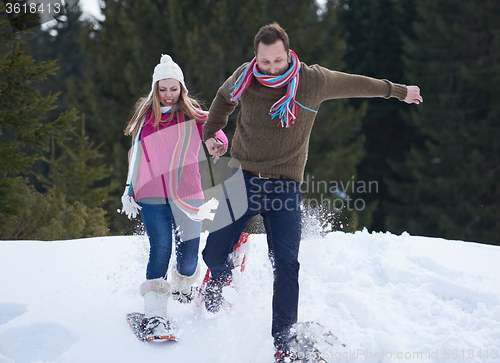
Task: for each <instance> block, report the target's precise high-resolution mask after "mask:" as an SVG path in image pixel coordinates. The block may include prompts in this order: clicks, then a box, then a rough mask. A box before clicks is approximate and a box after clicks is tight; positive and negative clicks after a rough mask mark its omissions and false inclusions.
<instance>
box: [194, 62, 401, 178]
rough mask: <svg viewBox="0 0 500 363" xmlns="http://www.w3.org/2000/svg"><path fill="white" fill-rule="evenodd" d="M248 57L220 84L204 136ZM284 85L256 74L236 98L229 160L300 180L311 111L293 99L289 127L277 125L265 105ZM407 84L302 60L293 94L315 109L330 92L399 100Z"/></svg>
mask: <svg viewBox="0 0 500 363" xmlns="http://www.w3.org/2000/svg"><path fill="white" fill-rule="evenodd" d="M247 65H248V63H245V64H243V65H242V66H240V67H239V68H238V69H237V70H236V71H235V72H234V73H233V75H232V76H231V77H229V78H228V79H227V80H226V82H224V84H223V85H222V86H221V87H220V88H219V91H218V92H217V96H216V97H215V99H214V101H213V102H212V105H211V106H210V111H209V114H208V119H207V122H206V123H205V125H204V126H203V140H207V139H209V138H211V137H213V136H214V135H215V133H216V132H217V131H218V130H220V129H222V128H224V127H225V126H226V124H227V120H228V116H229V115H230V114H231V113H233V111H234V109H235V107H236V106H237V105H238V103H237V102H231V101H230V98H231V96H230V93H231V92H232V90H230V88H231V87H233V86H234V85H235V83H236V80H237V79H238V77H239V76H240V74H241V73H242V72H243V71H244V69H245V67H246V66H247ZM285 92H286V87H282V88H270V87H266V86H263V85H261V84H260V83H259V82H258V81H257V80H256V79H255V78H254V79H253V80H252V83H251V84H250V86H249V87H248V89H247V90H246V91H245V93H244V94H243V95H242V97H241V99H240V101H239V102H240V104H241V110H240V113H239V114H238V117H237V121H236V131H235V134H234V137H233V140H232V146H231V156H232V160H231V161H230V162H229V165H230V166H233V167H239V165H240V164H241V167H242V169H243V170H249V171H253V172H257V173H258V172H262V173H272V174H281V175H284V176H286V177H288V178H291V179H293V180H296V181H298V182H302V181H303V175H304V169H305V166H306V161H307V151H308V148H309V136H310V134H311V129H312V126H313V123H314V119H315V117H316V113H314V112H312V111H309V110H306V109H304V108H302V107H300V106H299V105H297V118H296V119H295V123H294V124H293V125H292V126H291V127H290V128H284V127H281V126H279V127H277V125H278V123H279V120H278V119H277V118H274V119H273V120H271V116H270V115H269V109H270V108H271V106H272V105H273V104H274V103H275V102H276V101H278V100H279V99H280V98H281V97H283V96H284V95H285ZM406 92H407V90H406V86H405V85H401V84H395V83H391V82H389V81H388V80H378V79H374V78H370V77H365V76H360V75H352V74H347V73H342V72H336V71H331V70H329V69H326V68H324V67H321V66H318V65H312V66H308V65H306V64H304V63H301V68H300V73H299V86H298V89H297V95H296V97H295V100H296V101H297V102H298V103H300V104H301V105H303V106H304V107H307V108H310V109H313V110H316V111H317V110H318V109H319V106H320V105H321V102H323V101H325V100H330V99H335V98H354V97H384V98H390V97H396V98H398V99H399V100H401V101H402V100H404V99H405V97H406Z"/></svg>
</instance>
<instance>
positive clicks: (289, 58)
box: [287, 49, 292, 63]
mask: <svg viewBox="0 0 500 363" xmlns="http://www.w3.org/2000/svg"><path fill="white" fill-rule="evenodd" d="M287 58H288V63H292V53H291V52H290V49H288V55H287Z"/></svg>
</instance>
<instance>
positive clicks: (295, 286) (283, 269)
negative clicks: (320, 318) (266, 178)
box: [263, 179, 302, 349]
mask: <svg viewBox="0 0 500 363" xmlns="http://www.w3.org/2000/svg"><path fill="white" fill-rule="evenodd" d="M280 183H282V184H281V187H280ZM283 183H285V184H283ZM274 184H275V188H274V190H275V192H274V193H269V194H268V197H269V203H268V205H266V207H267V208H266V212H265V213H263V220H264V226H265V228H266V232H267V241H268V246H269V257H270V259H271V262H272V264H273V268H274V286H273V324H272V335H273V337H274V340H275V345H276V347H277V348H278V349H282V348H285V349H287V348H288V346H287V344H288V341H289V339H290V338H291V337H290V329H291V328H292V326H293V325H294V324H295V323H296V322H297V315H298V301H299V267H300V264H299V262H298V254H299V246H300V238H301V232H302V218H301V211H300V189H299V184H298V183H297V184H296V185H294V184H293V182H290V181H286V180H282V179H280V180H277V181H275V182H274ZM286 184H289V186H288V187H283V185H286Z"/></svg>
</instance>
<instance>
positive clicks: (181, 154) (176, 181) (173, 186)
mask: <svg viewBox="0 0 500 363" xmlns="http://www.w3.org/2000/svg"><path fill="white" fill-rule="evenodd" d="M194 125H195V122H194V121H190V122H185V118H184V114H182V113H179V120H178V122H177V131H178V132H179V137H178V139H177V143H176V144H175V147H174V153H173V154H172V160H171V162H170V178H169V181H168V191H169V194H170V197H171V198H172V200H173V201H174V203H175V204H176V205H177V206H178V207H179V209H180V210H182V211H183V212H184V213H185V214H186V215H187V216H188V217H189V218H191V219H193V220H195V221H202V220H203V219H210V220H213V217H214V213H212V212H211V210H212V209H217V205H218V202H217V200H215V199H214V198H212V199H211V200H210V201H208V202H206V203H205V204H203V205H202V206H201V207H199V208H197V207H193V206H191V205H189V204H187V203H186V202H184V201H183V200H182V199H181V198H180V197H179V195H178V193H177V191H178V190H179V185H180V179H181V176H180V174H181V171H182V167H183V165H184V161H185V159H186V152H187V149H188V145H189V143H190V142H191V137H192V134H193V132H194V131H193V129H194Z"/></svg>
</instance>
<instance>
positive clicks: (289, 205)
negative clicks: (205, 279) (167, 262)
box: [203, 172, 302, 341]
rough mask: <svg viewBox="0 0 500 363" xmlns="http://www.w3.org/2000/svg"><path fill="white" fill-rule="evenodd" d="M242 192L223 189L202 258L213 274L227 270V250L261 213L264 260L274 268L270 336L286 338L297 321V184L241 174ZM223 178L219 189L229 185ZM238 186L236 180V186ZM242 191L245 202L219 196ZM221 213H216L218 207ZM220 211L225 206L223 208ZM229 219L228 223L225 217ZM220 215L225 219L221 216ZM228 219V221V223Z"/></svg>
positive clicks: (223, 274)
mask: <svg viewBox="0 0 500 363" xmlns="http://www.w3.org/2000/svg"><path fill="white" fill-rule="evenodd" d="M243 177H244V181H245V186H246V193H235V192H234V191H233V193H227V192H225V193H224V194H223V196H222V198H221V202H220V204H219V209H218V210H217V213H216V215H215V218H214V221H213V224H212V228H211V232H210V235H209V236H208V239H207V244H206V247H205V249H204V250H203V259H204V260H205V263H206V264H207V266H208V267H209V269H210V271H211V273H212V276H213V277H214V278H224V276H227V275H228V274H229V273H230V270H231V268H232V263H231V261H230V260H229V258H228V257H229V254H230V253H231V252H232V249H233V246H234V245H235V244H236V243H238V239H239V236H240V234H241V233H242V232H243V230H244V229H245V227H246V225H247V224H248V222H249V221H250V219H251V218H252V217H254V216H255V215H257V214H260V215H261V216H262V217H263V221H264V227H265V229H266V233H267V243H268V250H269V258H270V260H271V263H272V265H273V270H274V286H273V324H272V335H273V337H274V338H275V341H276V340H279V339H281V337H282V336H288V334H289V330H290V328H291V327H292V325H293V324H295V323H296V322H297V311H298V299H299V262H298V253H299V245H300V237H301V228H302V221H301V211H300V200H301V196H300V184H299V183H298V182H296V181H292V180H286V179H260V178H259V177H256V176H254V175H252V174H250V173H247V172H244V176H243ZM228 183H231V181H230V180H228V181H227V182H226V183H225V184H226V185H225V189H224V191H226V189H231V185H228ZM240 185H241V184H240ZM236 194H238V195H239V196H240V197H241V195H245V194H246V195H245V198H246V200H238V198H236V199H234V198H229V199H225V201H226V203H223V200H224V195H226V196H227V195H236ZM241 205H248V206H247V208H246V211H244V213H243V215H242V216H241V213H238V215H239V217H237V219H234V215H236V213H233V212H232V210H233V209H237V208H239V206H241ZM221 208H222V211H221V212H220V213H219V210H220V209H221ZM224 209H228V210H229V213H228V212H227V211H224ZM229 216H230V217H231V218H233V220H232V221H228V220H227V219H228V218H229ZM221 219H226V220H221ZM231 222H232V223H231Z"/></svg>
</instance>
